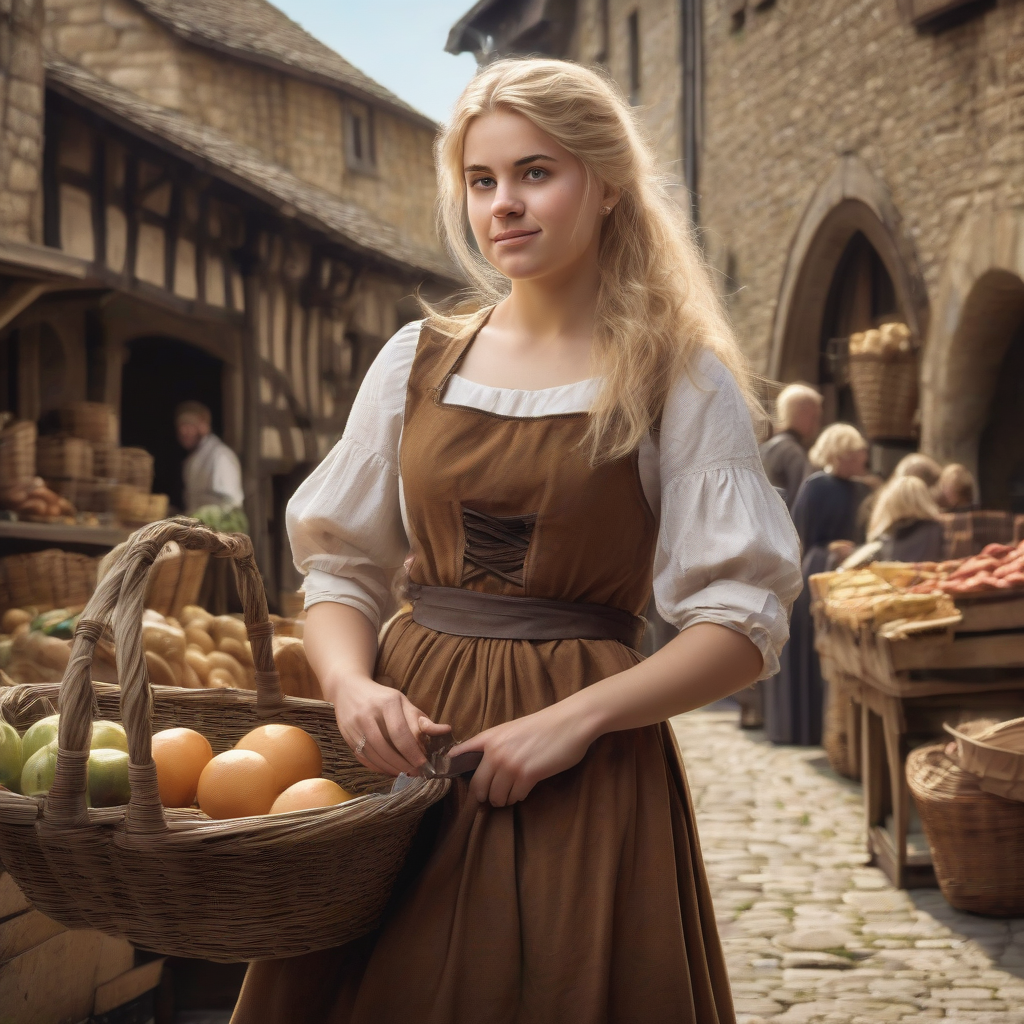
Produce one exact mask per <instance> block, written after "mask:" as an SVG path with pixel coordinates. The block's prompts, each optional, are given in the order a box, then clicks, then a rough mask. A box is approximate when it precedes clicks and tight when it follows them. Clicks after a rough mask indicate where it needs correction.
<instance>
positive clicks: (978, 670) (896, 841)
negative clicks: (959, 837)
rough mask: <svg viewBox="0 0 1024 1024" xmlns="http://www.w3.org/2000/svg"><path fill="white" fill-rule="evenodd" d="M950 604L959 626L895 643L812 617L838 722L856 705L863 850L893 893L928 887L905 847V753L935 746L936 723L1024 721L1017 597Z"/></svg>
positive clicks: (1022, 605) (1023, 601) (923, 868)
mask: <svg viewBox="0 0 1024 1024" xmlns="http://www.w3.org/2000/svg"><path fill="white" fill-rule="evenodd" d="M957 606H958V609H959V610H960V612H961V613H962V615H963V619H962V621H959V622H956V623H952V622H948V621H947V624H945V625H942V624H941V623H940V622H932V623H927V624H926V623H921V624H916V625H914V626H911V627H909V630H910V631H909V632H908V634H907V635H906V636H904V637H900V638H898V639H891V638H889V637H886V636H884V635H879V634H876V633H875V632H874V631H873V630H872V629H870V628H869V627H867V626H864V627H862V628H861V630H860V631H859V632H855V631H854V630H853V629H851V628H850V627H849V626H846V625H840V624H837V623H835V622H831V621H829V620H827V619H826V618H825V616H824V615H823V614H821V612H820V609H816V614H815V620H816V630H815V643H816V646H817V649H818V651H819V654H820V655H821V662H822V673H823V675H824V676H825V678H826V679H827V680H829V682H830V684H831V682H832V679H833V678H836V677H837V673H842V674H843V676H844V678H843V680H842V682H843V686H842V689H843V691H844V693H845V694H846V695H847V696H848V697H849V700H850V705H851V706H850V709H847V715H848V720H849V718H851V717H852V716H853V715H854V714H855V713H856V707H857V705H859V707H860V730H859V732H860V763H859V768H860V776H861V782H862V784H863V787H864V814H865V825H866V827H867V843H868V851H869V852H870V853H871V855H872V858H873V860H874V862H875V863H877V864H878V866H879V867H880V868H881V869H882V870H883V871H884V872H885V873H886V875H887V876H888V877H889V879H890V880H891V881H892V883H893V885H895V886H897V887H898V888H901V889H902V888H915V887H920V886H928V885H934V884H935V876H934V872H933V870H932V865H931V855H930V853H929V852H928V851H927V849H926V848H925V849H920V850H914V851H910V850H908V845H907V839H908V832H909V823H910V816H911V802H910V790H909V788H908V786H907V782H906V773H905V766H906V760H907V755H908V754H909V752H910V751H911V750H913V749H914V748H915V747H917V746H920V745H921V744H923V743H926V742H928V741H934V740H935V739H936V738H941V737H942V736H943V730H942V725H943V723H944V722H950V723H952V724H957V723H959V722H963V721H968V720H970V719H974V718H982V717H991V718H995V719H1008V718H1017V717H1020V716H1021V715H1024V596H1020V597H1015V598H1013V599H1010V600H1007V599H1005V598H1003V599H993V600H985V599H976V600H971V601H967V600H966V599H964V600H958V603H957ZM915 630H916V631H915ZM849 735H853V727H850V733H849ZM890 814H891V816H892V825H891V829H890V828H888V827H886V819H887V817H888V816H889V815H890Z"/></svg>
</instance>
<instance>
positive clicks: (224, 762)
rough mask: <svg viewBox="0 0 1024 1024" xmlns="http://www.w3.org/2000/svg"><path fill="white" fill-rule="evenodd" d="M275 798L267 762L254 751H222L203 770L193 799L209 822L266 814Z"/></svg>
mask: <svg viewBox="0 0 1024 1024" xmlns="http://www.w3.org/2000/svg"><path fill="white" fill-rule="evenodd" d="M277 794H278V789H277V779H276V776H275V775H274V769H273V768H271V767H270V762H269V761H268V760H267V759H266V758H265V757H264V756H263V755H262V754H257V753H256V751H254V750H225V751H224V753H223V754H218V755H217V756H216V757H215V758H214V759H213V760H212V761H210V763H209V764H208V765H207V766H206V767H205V768H204V769H203V774H202V775H200V776H199V788H198V791H197V794H196V795H197V797H198V799H199V806H200V808H201V809H202V810H203V811H204V812H205V813H207V814H208V815H209V816H210V817H211V818H248V817H250V816H251V815H254V814H266V813H267V812H268V811H269V810H270V806H271V804H273V802H274V798H275V797H276V796H277Z"/></svg>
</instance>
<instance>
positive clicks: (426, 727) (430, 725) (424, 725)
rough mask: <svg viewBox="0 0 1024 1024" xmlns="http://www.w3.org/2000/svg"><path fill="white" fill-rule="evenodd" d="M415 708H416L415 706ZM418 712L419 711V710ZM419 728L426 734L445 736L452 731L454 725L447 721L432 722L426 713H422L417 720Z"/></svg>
mask: <svg viewBox="0 0 1024 1024" xmlns="http://www.w3.org/2000/svg"><path fill="white" fill-rule="evenodd" d="M413 710H416V709H415V708H414V709H413ZM417 714H419V712H418V711H417ZM417 725H418V726H419V730H420V732H421V733H423V735H425V736H444V735H445V733H449V732H451V731H452V727H451V726H450V725H448V724H447V723H445V722H432V721H431V720H430V719H429V718H427V716H426V715H424V714H420V717H419V721H418V722H417Z"/></svg>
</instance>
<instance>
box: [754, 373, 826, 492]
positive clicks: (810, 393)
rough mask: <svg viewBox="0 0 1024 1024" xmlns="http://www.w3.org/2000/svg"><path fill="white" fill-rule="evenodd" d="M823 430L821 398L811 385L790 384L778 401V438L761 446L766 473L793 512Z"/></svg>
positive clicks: (776, 409)
mask: <svg viewBox="0 0 1024 1024" xmlns="http://www.w3.org/2000/svg"><path fill="white" fill-rule="evenodd" d="M820 429H821V395H819V394H818V392H817V391H815V390H814V388H812V387H810V386H809V385H807V384H789V385H787V386H786V387H784V388H783V389H782V391H780V392H779V397H778V398H777V399H776V400H775V434H774V436H773V437H771V438H770V439H769V440H767V441H765V442H764V444H762V445H761V461H762V462H763V463H764V471H765V473H766V474H767V476H768V479H769V480H770V481H771V483H772V486H774V487H776V488H777V489H778V490H779V492H780V493H781V494H782V496H783V498H785V500H786V504H787V505H788V506H789V508H790V510H791V511H792V508H793V502H794V501H796V496H797V492H798V491H799V490H800V485H801V484H802V483H803V482H804V480H806V479H807V477H809V476H810V475H811V472H812V471H813V467H812V466H811V463H810V461H809V460H808V458H807V449H808V448H810V446H811V444H812V443H813V442H814V439H815V438H816V437H817V436H818V431H819V430H820Z"/></svg>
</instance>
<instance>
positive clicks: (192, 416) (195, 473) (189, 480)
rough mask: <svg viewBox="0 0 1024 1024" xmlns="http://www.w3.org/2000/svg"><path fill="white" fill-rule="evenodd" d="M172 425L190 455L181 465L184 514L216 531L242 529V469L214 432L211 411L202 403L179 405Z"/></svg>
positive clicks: (183, 403)
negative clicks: (193, 517) (183, 486)
mask: <svg viewBox="0 0 1024 1024" xmlns="http://www.w3.org/2000/svg"><path fill="white" fill-rule="evenodd" d="M174 424H175V428H176V429H177V433H178V442H179V443H180V444H181V446H182V448H184V449H185V450H186V451H187V452H189V456H188V458H186V459H185V463H184V465H183V466H182V477H183V482H184V485H185V490H184V506H185V511H186V512H187V513H188V514H189V515H190V516H195V517H196V518H197V519H201V520H202V521H203V522H204V523H206V524H207V525H208V526H211V527H213V528H214V529H217V530H229V529H232V528H233V529H236V530H238V529H242V530H245V529H246V528H247V524H245V525H242V520H244V513H243V512H242V502H243V500H244V492H243V490H242V466H241V464H240V463H239V461H238V456H237V455H236V454H235V453H234V452H233V451H232V450H231V449H230V448H229V447H228V446H227V445H226V444H225V443H224V442H223V441H222V440H221V439H220V438H219V437H218V436H217V435H216V434H214V433H213V431H212V429H211V417H210V410H209V409H207V408H206V406H205V405H203V404H202V403H201V402H182V403H181V405H179V406H178V408H177V410H176V411H175V414H174Z"/></svg>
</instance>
